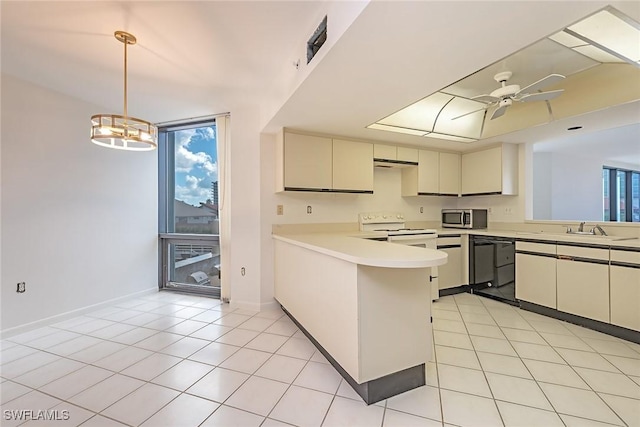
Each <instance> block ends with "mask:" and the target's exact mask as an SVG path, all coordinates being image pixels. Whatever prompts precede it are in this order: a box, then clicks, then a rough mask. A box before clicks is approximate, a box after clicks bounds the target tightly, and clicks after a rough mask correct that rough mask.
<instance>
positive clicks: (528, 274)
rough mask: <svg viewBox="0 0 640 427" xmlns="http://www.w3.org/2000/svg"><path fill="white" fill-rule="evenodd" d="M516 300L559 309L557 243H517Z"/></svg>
mask: <svg viewBox="0 0 640 427" xmlns="http://www.w3.org/2000/svg"><path fill="white" fill-rule="evenodd" d="M516 298H517V299H519V300H522V301H527V302H531V303H534V304H538V305H543V306H545V307H549V308H553V309H555V308H556V307H557V302H556V245H555V243H554V244H542V243H529V242H516Z"/></svg>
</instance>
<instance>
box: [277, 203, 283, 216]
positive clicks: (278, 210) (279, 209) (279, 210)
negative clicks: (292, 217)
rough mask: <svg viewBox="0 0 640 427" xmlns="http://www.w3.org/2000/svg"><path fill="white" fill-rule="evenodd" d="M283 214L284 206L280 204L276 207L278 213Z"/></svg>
mask: <svg viewBox="0 0 640 427" xmlns="http://www.w3.org/2000/svg"><path fill="white" fill-rule="evenodd" d="M283 214H284V206H283V205H278V207H277V208H276V215H283Z"/></svg>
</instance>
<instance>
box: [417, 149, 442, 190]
mask: <svg viewBox="0 0 640 427" xmlns="http://www.w3.org/2000/svg"><path fill="white" fill-rule="evenodd" d="M438 159H439V158H438V152H437V151H427V150H419V152H418V193H419V194H438V192H439V188H438V187H439V185H438V179H439V172H438V168H439V166H438Z"/></svg>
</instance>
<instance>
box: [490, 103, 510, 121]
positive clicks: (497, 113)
mask: <svg viewBox="0 0 640 427" xmlns="http://www.w3.org/2000/svg"><path fill="white" fill-rule="evenodd" d="M507 107H508V105H501V106H499V107H498V108H496V109H495V110H493V113H492V114H491V120H493V119H497V118H498V117H502V116H503V115H504V113H505V112H506V111H507Z"/></svg>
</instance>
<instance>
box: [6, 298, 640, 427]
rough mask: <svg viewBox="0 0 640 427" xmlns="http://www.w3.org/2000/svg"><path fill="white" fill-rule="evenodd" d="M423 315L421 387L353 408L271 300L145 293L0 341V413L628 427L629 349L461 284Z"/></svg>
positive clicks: (89, 421) (177, 426)
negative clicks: (426, 357) (430, 321)
mask: <svg viewBox="0 0 640 427" xmlns="http://www.w3.org/2000/svg"><path fill="white" fill-rule="evenodd" d="M433 318H434V350H435V351H434V361H432V362H429V363H428V364H427V383H428V385H426V386H424V387H420V388H418V389H415V390H412V391H409V392H407V393H403V394H401V395H398V396H395V397H393V398H390V399H387V400H386V401H383V402H380V403H378V404H375V405H370V406H366V405H365V404H364V403H363V402H362V400H361V399H360V398H359V396H358V395H357V394H355V392H354V391H353V390H352V389H351V387H350V386H349V385H348V384H347V383H346V382H345V381H344V380H343V379H342V378H341V377H340V376H339V375H338V373H337V372H336V371H335V369H334V368H333V367H332V366H331V365H329V364H328V363H327V361H326V359H325V358H324V357H323V356H322V355H321V354H320V353H319V352H318V351H317V350H316V349H315V347H314V346H313V345H312V344H311V343H310V341H309V340H308V339H307V338H306V337H305V336H304V335H303V334H302V333H301V332H300V331H299V330H298V328H297V327H296V326H295V325H294V324H293V323H292V322H291V321H290V320H289V319H288V318H287V317H286V316H284V314H283V312H282V311H281V310H279V309H277V310H270V311H263V312H259V313H257V312H250V311H246V310H234V309H232V308H230V307H229V306H228V305H226V304H224V305H221V304H220V302H219V301H217V300H212V299H207V298H202V297H196V296H186V295H181V294H172V293H168V292H159V293H157V294H153V295H149V296H146V297H142V298H135V299H131V300H127V301H125V302H122V303H119V304H115V305H113V306H112V307H108V308H103V309H100V310H98V311H95V312H93V313H89V314H86V315H83V316H79V317H76V318H74V319H70V320H66V321H64V322H60V323H58V324H55V325H51V326H47V327H43V328H40V329H37V330H34V331H30V332H28V333H25V334H22V335H19V336H15V337H12V338H9V339H6V340H4V341H2V342H1V347H0V348H1V350H2V352H1V356H0V363H1V366H0V377H1V378H0V379H1V384H0V392H1V393H0V404H1V405H2V420H1V421H0V424H1V425H2V426H14V425H21V424H23V425H27V426H34V425H35V426H39V425H40V426H43V425H52V426H77V425H82V426H105V427H108V426H122V425H128V426H138V425H143V426H151V427H155V426H171V427H182V426H184V427H192V426H266V427H269V426H286V425H296V426H304V427H306V426H321V425H322V426H366V427H368V426H378V427H379V426H389V427H393V426H396V427H400V426H402V427H404V426H474V427H475V426H491V427H493V426H502V425H505V426H541V427H546V426H569V427H573V426H606V425H618V426H625V425H626V426H640V345H637V344H634V343H630V342H627V341H623V340H620V339H618V338H614V337H611V336H608V335H604V334H601V333H599V332H594V331H591V330H589V329H585V328H582V327H579V326H575V325H572V324H568V323H565V322H561V321H558V320H555V319H551V318H547V317H543V316H540V315H537V314H534V313H530V312H526V311H523V310H520V309H517V308H514V307H511V306H509V305H505V304H502V303H499V302H496V301H493V300H490V299H486V298H482V297H478V296H475V295H470V294H459V295H455V296H448V297H444V298H441V299H440V300H439V301H437V302H436V303H435V304H434V306H433ZM336 333H339V331H336ZM389 351H393V349H389ZM48 409H53V410H57V411H59V413H58V414H59V415H60V414H62V412H61V411H63V410H66V411H69V412H68V413H69V419H68V420H63V421H42V420H39V421H29V422H24V421H19V420H15V419H10V418H12V417H11V416H7V414H9V415H11V414H16V413H14V412H5V411H12V410H14V411H19V410H33V411H38V410H48ZM14 418H15V417H14Z"/></svg>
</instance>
